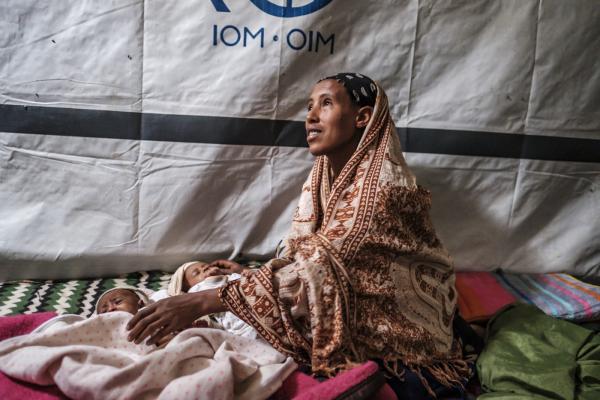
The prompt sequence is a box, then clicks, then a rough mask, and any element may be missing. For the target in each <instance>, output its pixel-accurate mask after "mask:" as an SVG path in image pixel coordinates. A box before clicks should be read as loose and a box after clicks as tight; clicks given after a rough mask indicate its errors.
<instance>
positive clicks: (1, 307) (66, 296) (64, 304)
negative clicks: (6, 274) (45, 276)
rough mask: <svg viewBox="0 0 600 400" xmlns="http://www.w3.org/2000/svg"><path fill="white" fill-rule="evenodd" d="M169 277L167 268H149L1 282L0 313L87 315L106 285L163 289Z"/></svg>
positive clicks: (1, 314)
mask: <svg viewBox="0 0 600 400" xmlns="http://www.w3.org/2000/svg"><path fill="white" fill-rule="evenodd" d="M170 277H171V274H170V273H167V272H162V271H149V272H134V273H130V274H124V275H121V276H119V277H117V278H104V279H81V280H61V281H58V280H56V281H51V280H46V281H17V282H0V316H4V315H14V314H31V313H35V312H41V311H54V312H56V313H58V314H79V315H82V316H84V317H89V316H90V315H92V313H93V311H94V305H95V304H96V300H97V299H98V297H100V294H102V293H103V292H104V291H105V290H107V289H110V288H113V287H115V286H117V285H123V284H126V285H131V286H135V287H138V288H140V289H151V290H159V289H166V288H167V285H168V283H169V279H170Z"/></svg>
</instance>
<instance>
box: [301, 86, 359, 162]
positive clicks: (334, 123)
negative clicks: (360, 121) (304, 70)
mask: <svg viewBox="0 0 600 400" xmlns="http://www.w3.org/2000/svg"><path fill="white" fill-rule="evenodd" d="M357 114H358V107H357V106H356V105H355V104H353V103H352V101H351V100H350V96H349V95H348V92H347V91H346V89H345V88H344V86H342V84H341V83H339V82H337V81H335V80H332V79H327V80H324V81H321V82H319V83H317V84H316V85H315V86H314V88H313V90H312V92H311V94H310V98H309V99H308V113H307V115H306V123H305V127H306V140H307V142H308V148H309V151H310V153H311V154H312V155H314V156H321V155H325V156H330V157H331V156H335V155H336V154H347V153H350V154H352V152H354V150H355V147H356V144H357V140H356V136H355V135H356V133H357V132H356V131H357V129H356V117H357Z"/></svg>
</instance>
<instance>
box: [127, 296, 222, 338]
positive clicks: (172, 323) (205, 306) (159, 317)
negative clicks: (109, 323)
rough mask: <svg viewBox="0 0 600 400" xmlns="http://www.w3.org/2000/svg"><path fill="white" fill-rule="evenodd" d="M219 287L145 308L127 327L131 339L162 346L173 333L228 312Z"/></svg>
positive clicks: (166, 300)
mask: <svg viewBox="0 0 600 400" xmlns="http://www.w3.org/2000/svg"><path fill="white" fill-rule="evenodd" d="M218 290H219V289H218V288H217V289H210V290H204V291H202V292H197V293H186V294H182V295H179V296H173V297H168V298H166V299H162V300H160V301H158V302H156V303H154V304H150V305H149V306H147V307H144V308H142V309H141V310H140V311H138V312H137V314H135V315H134V316H133V318H132V319H131V321H129V323H128V324H127V329H128V330H130V331H131V332H129V336H128V337H127V339H128V340H129V341H132V342H135V343H136V344H139V343H141V342H142V341H143V340H144V339H146V338H148V340H147V341H146V344H147V345H153V344H157V343H162V340H163V338H165V337H167V336H168V335H169V334H171V333H173V332H176V331H181V330H183V329H186V328H189V327H191V326H192V324H193V322H194V321H195V320H196V319H198V318H200V317H202V316H204V315H207V314H212V313H217V312H222V311H227V308H226V307H225V306H224V305H222V304H221V302H220V301H219V296H218Z"/></svg>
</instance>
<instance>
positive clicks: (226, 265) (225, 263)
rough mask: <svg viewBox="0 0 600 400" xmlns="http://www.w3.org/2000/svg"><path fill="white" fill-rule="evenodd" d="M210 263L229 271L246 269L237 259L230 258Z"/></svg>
mask: <svg viewBox="0 0 600 400" xmlns="http://www.w3.org/2000/svg"><path fill="white" fill-rule="evenodd" d="M210 265H214V266H215V267H219V268H221V269H224V270H226V271H229V272H238V273H239V272H240V271H242V270H243V269H244V267H242V266H241V265H240V264H238V263H236V262H235V261H230V260H215V261H213V262H212V263H210Z"/></svg>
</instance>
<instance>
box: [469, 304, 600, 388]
mask: <svg viewBox="0 0 600 400" xmlns="http://www.w3.org/2000/svg"><path fill="white" fill-rule="evenodd" d="M477 373H478V376H479V379H480V380H481V385H482V388H483V389H484V390H485V391H486V392H489V393H486V394H484V395H482V396H480V397H478V399H481V400H490V399H503V400H517V399H563V400H571V399H573V400H575V399H581V400H597V399H600V334H599V333H596V332H593V331H590V330H587V329H585V328H582V327H580V326H578V325H576V324H573V323H570V322H567V321H561V320H559V319H556V318H552V317H549V316H547V315H545V314H544V313H542V312H541V311H540V310H539V309H537V308H535V307H532V306H530V305H525V304H520V305H517V306H514V307H511V308H509V309H507V310H505V311H503V312H501V313H500V314H498V315H497V316H495V317H494V319H492V320H491V321H490V324H489V326H488V338H487V341H486V346H485V348H484V350H483V352H482V353H481V354H480V356H479V358H478V360H477Z"/></svg>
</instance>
